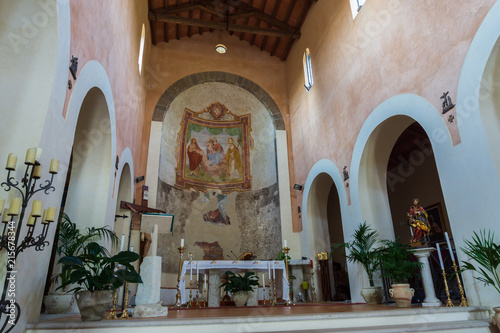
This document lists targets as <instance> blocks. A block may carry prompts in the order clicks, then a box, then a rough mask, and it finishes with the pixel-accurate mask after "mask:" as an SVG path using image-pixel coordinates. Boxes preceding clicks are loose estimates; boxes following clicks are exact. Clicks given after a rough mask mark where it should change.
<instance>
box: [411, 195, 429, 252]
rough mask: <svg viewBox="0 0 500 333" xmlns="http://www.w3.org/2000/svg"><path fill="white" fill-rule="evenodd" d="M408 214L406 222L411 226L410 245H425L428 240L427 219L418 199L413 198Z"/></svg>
mask: <svg viewBox="0 0 500 333" xmlns="http://www.w3.org/2000/svg"><path fill="white" fill-rule="evenodd" d="M407 215H408V224H409V225H410V226H411V228H412V238H411V241H410V243H411V245H412V246H420V245H425V244H427V243H428V242H429V231H430V230H431V228H430V226H429V221H428V220H427V217H428V215H427V212H426V211H425V210H424V208H422V206H420V204H419V199H416V198H415V199H413V202H412V205H411V206H410V212H409V213H407Z"/></svg>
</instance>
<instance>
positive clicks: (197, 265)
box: [196, 261, 200, 281]
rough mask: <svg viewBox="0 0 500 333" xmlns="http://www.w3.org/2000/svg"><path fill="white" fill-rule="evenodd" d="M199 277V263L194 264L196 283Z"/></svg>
mask: <svg viewBox="0 0 500 333" xmlns="http://www.w3.org/2000/svg"><path fill="white" fill-rule="evenodd" d="M199 275H200V262H199V261H197V262H196V281H198V279H199Z"/></svg>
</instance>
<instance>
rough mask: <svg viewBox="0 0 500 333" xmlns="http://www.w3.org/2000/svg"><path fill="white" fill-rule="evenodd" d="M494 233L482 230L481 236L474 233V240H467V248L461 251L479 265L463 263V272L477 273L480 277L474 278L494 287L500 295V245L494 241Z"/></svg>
mask: <svg viewBox="0 0 500 333" xmlns="http://www.w3.org/2000/svg"><path fill="white" fill-rule="evenodd" d="M494 236H495V235H494V233H493V232H491V231H488V233H486V230H481V231H480V232H479V235H478V234H477V233H476V232H474V235H473V236H472V240H470V241H469V240H465V241H464V242H465V245H466V247H465V248H461V250H462V251H463V252H464V253H465V254H466V255H467V256H469V258H471V259H472V260H474V261H476V262H477V264H478V265H473V264H472V263H470V262H467V261H462V263H463V266H462V270H464V271H467V270H469V271H475V272H477V273H479V274H480V276H475V277H474V278H475V279H477V280H479V281H481V282H484V284H485V285H490V286H493V287H494V288H495V289H496V291H497V292H498V293H499V294H500V277H499V276H498V266H499V265H500V245H498V244H496V243H495V241H494V240H493V238H494Z"/></svg>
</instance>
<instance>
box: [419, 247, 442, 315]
mask: <svg viewBox="0 0 500 333" xmlns="http://www.w3.org/2000/svg"><path fill="white" fill-rule="evenodd" d="M434 250H435V248H433V247H425V248H418V249H415V252H414V253H413V254H414V255H415V257H417V258H418V261H419V262H421V263H422V268H421V269H420V273H421V275H422V284H423V285H424V292H425V299H424V301H423V302H422V306H424V307H426V306H441V301H440V300H439V299H438V298H437V297H436V292H435V291H434V281H433V280H432V274H431V269H430V266H429V256H430V255H431V252H432V251H434Z"/></svg>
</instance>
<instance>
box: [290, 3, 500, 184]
mask: <svg viewBox="0 0 500 333" xmlns="http://www.w3.org/2000/svg"><path fill="white" fill-rule="evenodd" d="M494 3H495V1H494V0H459V1H454V2H453V3H450V2H435V1H403V0H390V1H387V0H367V2H366V4H365V5H364V7H363V8H362V10H361V11H360V13H359V14H358V16H357V17H356V18H355V20H354V21H353V19H352V16H351V12H350V8H349V1H347V0H341V1H318V2H317V3H316V4H315V5H314V6H313V7H312V9H311V11H310V13H309V16H308V17H307V20H306V22H305V24H304V26H303V28H302V37H301V38H300V40H299V41H298V43H297V44H296V45H295V46H294V48H293V50H292V52H291V54H290V56H289V58H288V60H287V63H286V73H287V80H286V82H287V89H288V95H289V96H290V100H289V107H290V110H291V111H290V113H291V115H290V117H291V118H290V128H291V133H292V134H293V141H292V147H291V149H290V150H293V155H294V157H295V158H294V160H293V163H294V170H295V179H293V180H292V183H304V182H305V180H306V178H307V175H308V172H309V170H310V169H311V167H312V166H313V165H314V164H315V163H316V162H317V161H318V160H320V159H323V158H325V159H329V160H332V161H333V162H334V163H335V164H336V165H337V167H338V168H339V172H342V168H343V166H344V165H347V166H350V161H351V158H352V153H353V148H354V144H355V141H356V138H357V136H358V134H359V131H360V129H361V127H362V125H363V123H364V121H365V120H366V118H367V117H368V116H369V115H370V113H371V112H372V111H373V110H374V108H375V107H376V106H377V105H379V104H380V103H382V102H383V101H385V100H386V99H388V98H390V97H392V96H394V95H398V94H403V93H411V94H417V95H420V96H422V97H424V98H426V99H427V100H428V101H429V102H430V103H432V104H433V105H434V107H435V108H436V109H437V110H438V111H440V110H441V100H440V98H439V97H440V96H441V94H442V93H443V92H444V91H450V96H451V97H452V99H453V101H454V102H455V100H456V95H457V94H456V93H457V86H458V81H459V76H460V73H461V69H462V64H463V61H464V59H465V56H466V54H467V51H468V49H469V46H470V43H471V41H472V39H473V37H474V35H475V33H476V31H477V29H478V28H479V26H480V24H481V22H482V21H483V19H484V17H485V16H486V14H487V12H488V11H489V9H490V8H491V7H492V5H493V4H494ZM306 47H308V48H310V50H311V58H312V70H313V74H314V80H315V85H314V86H313V88H312V89H311V91H310V92H308V93H306V90H305V89H304V87H303V82H304V78H303V70H302V55H303V52H304V49H305V48H306ZM455 112H456V111H455V110H453V111H452V112H448V113H447V114H445V115H443V118H444V119H445V121H446V120H447V118H448V116H449V114H455ZM446 123H447V124H448V128H449V131H450V135H451V137H452V139H453V142H454V144H459V143H460V136H459V133H458V130H457V126H456V120H455V122H453V123H451V124H450V123H448V122H446ZM299 157H300V158H299Z"/></svg>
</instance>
